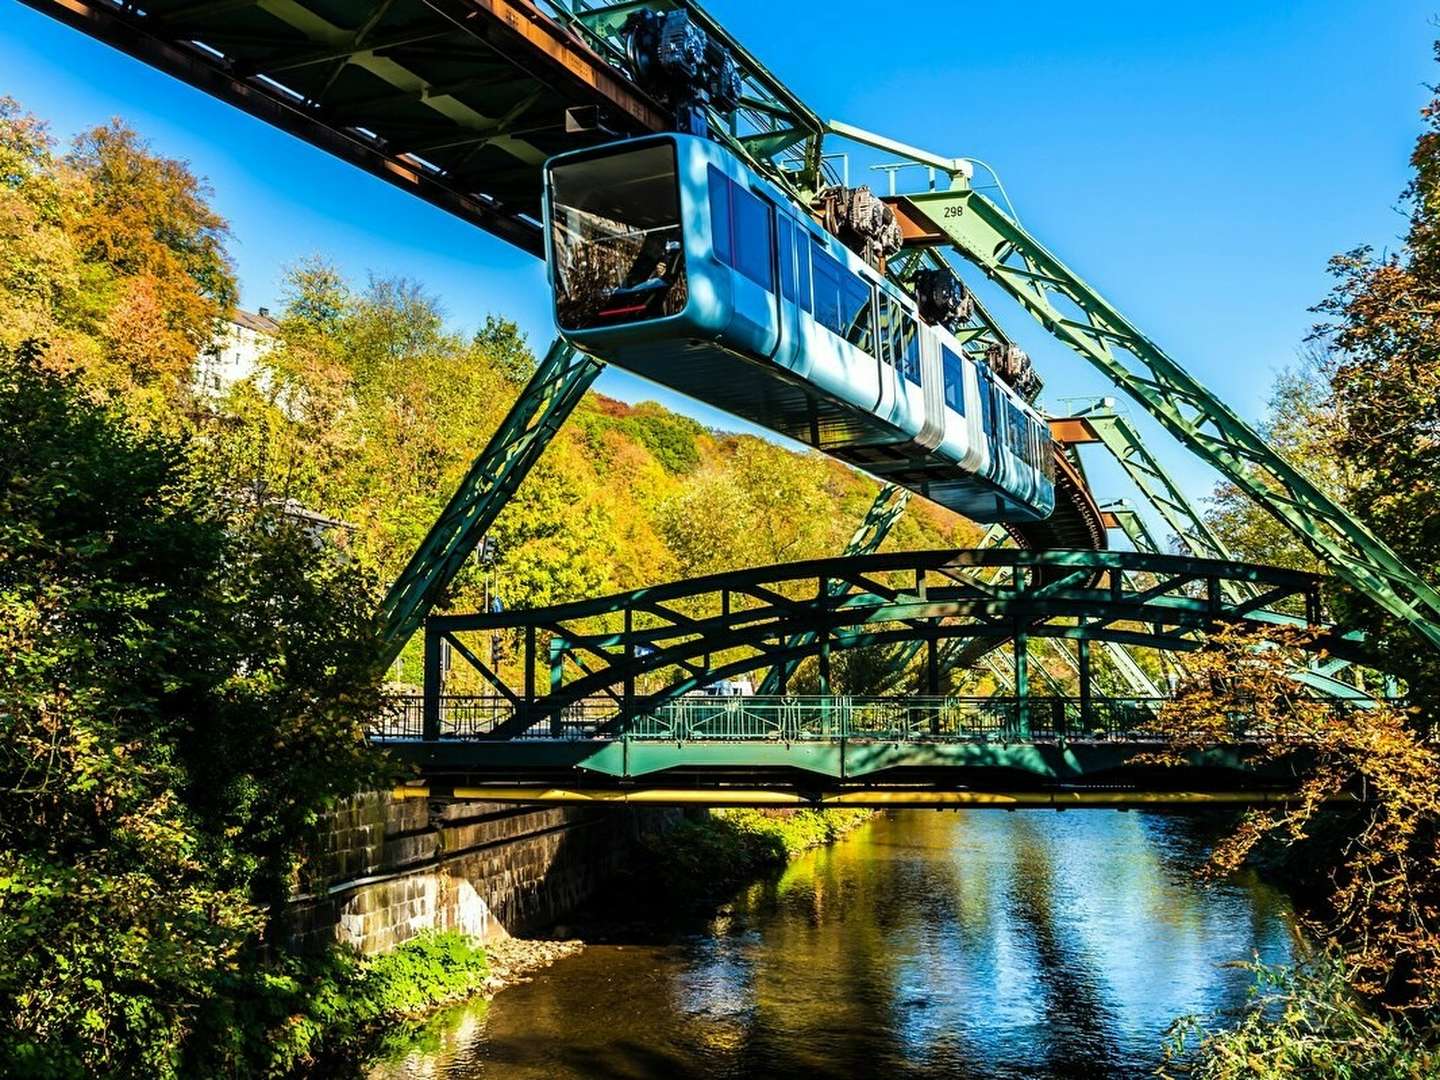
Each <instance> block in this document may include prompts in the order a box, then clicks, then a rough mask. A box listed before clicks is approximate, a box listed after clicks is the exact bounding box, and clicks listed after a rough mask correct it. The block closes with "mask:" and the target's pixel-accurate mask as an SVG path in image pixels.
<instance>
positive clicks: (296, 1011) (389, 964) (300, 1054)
mask: <svg viewBox="0 0 1440 1080" xmlns="http://www.w3.org/2000/svg"><path fill="white" fill-rule="evenodd" d="M285 966H286V969H287V970H286V971H285V974H283V975H275V976H271V977H270V978H269V979H268V980H267V983H266V990H267V997H266V998H265V999H263V1000H261V1001H257V1002H251V1003H250V1006H249V1008H248V1009H246V1010H244V1011H246V1012H248V1013H249V1015H248V1016H247V1015H237V1016H236V1017H235V1023H234V1025H233V1026H232V1028H231V1030H232V1031H233V1033H234V1034H233V1037H234V1039H235V1040H236V1044H237V1045H236V1046H235V1047H234V1048H233V1049H234V1050H235V1051H238V1052H239V1054H238V1055H237V1056H243V1055H244V1053H245V1051H246V1050H247V1049H248V1050H250V1051H252V1052H253V1051H254V1048H256V1047H261V1046H263V1047H265V1048H266V1051H265V1052H266V1054H267V1058H268V1059H267V1060H266V1061H263V1062H256V1063H254V1064H255V1065H256V1066H258V1068H256V1069H255V1070H254V1071H256V1072H260V1073H262V1074H264V1075H270V1076H287V1075H296V1074H300V1073H303V1072H307V1071H309V1070H312V1069H314V1068H315V1067H317V1066H318V1065H326V1066H328V1065H337V1066H338V1065H339V1064H340V1063H342V1062H351V1063H353V1062H356V1061H360V1060H364V1059H366V1058H369V1057H372V1056H374V1055H375V1054H377V1053H379V1052H382V1051H383V1050H384V1049H385V1047H386V1046H387V1045H390V1044H393V1043H396V1042H400V1043H403V1042H405V1041H407V1040H408V1039H409V1038H411V1037H412V1036H413V1035H414V1033H415V1032H416V1031H417V1030H418V1029H419V1027H420V1026H421V1023H422V1020H423V1018H424V1017H425V1016H427V1015H428V1014H429V1013H431V1012H432V1011H433V1010H435V1009H436V1008H438V1007H439V1006H442V1005H446V1004H449V1003H451V1002H456V1001H460V1000H462V999H464V998H466V997H469V996H470V995H472V994H475V993H477V992H479V991H480V990H482V989H483V988H484V986H485V978H486V975H487V974H488V972H489V964H488V962H487V960H486V956H485V950H484V949H483V948H481V947H480V946H479V945H477V944H476V943H475V942H474V940H473V939H472V938H470V937H468V936H467V935H465V934H460V933H456V932H454V931H443V932H442V931H428V932H426V933H422V934H419V935H417V936H416V937H414V938H411V939H410V940H409V941H407V942H405V943H404V944H402V945H400V946H399V947H397V948H396V949H395V950H394V951H393V952H390V953H387V954H385V955H383V956H374V957H360V956H358V955H356V954H355V953H353V952H349V951H347V950H342V949H335V950H332V951H331V952H329V953H327V954H326V955H324V956H323V957H318V958H309V959H292V960H289V961H287V962H286V965H285ZM257 1029H258V1030H257Z"/></svg>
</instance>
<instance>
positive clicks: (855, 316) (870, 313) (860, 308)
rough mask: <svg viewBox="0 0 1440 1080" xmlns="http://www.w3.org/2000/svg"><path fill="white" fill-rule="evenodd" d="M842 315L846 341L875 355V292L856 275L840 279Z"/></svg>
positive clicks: (846, 275) (847, 274) (848, 274)
mask: <svg viewBox="0 0 1440 1080" xmlns="http://www.w3.org/2000/svg"><path fill="white" fill-rule="evenodd" d="M840 300H841V303H842V304H843V305H844V306H843V310H842V312H841V315H842V317H843V319H844V323H845V340H846V341H848V342H850V344H851V345H854V346H855V347H856V348H859V349H864V350H865V351H866V352H868V353H870V354H871V355H872V356H873V355H874V353H875V316H874V300H875V290H874V289H873V288H871V287H870V285H869V283H867V282H865V281H862V280H861V279H860V278H858V277H856V276H855V275H854V274H851V273H848V272H847V273H845V276H844V277H843V278H841V279H840Z"/></svg>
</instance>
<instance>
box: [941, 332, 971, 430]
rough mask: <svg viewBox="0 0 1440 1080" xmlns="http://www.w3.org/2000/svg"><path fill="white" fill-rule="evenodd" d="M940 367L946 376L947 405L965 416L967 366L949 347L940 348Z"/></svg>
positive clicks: (942, 346)
mask: <svg viewBox="0 0 1440 1080" xmlns="http://www.w3.org/2000/svg"><path fill="white" fill-rule="evenodd" d="M940 367H941V371H942V373H943V374H944V376H945V404H946V405H949V406H950V408H952V409H954V410H955V411H956V412H957V413H959V414H960V415H961V416H964V415H965V365H964V364H962V363H961V362H960V357H958V356H956V355H955V354H954V353H953V352H952V351H951V350H950V346H949V345H941V346H940Z"/></svg>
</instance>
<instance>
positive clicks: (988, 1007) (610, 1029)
mask: <svg viewBox="0 0 1440 1080" xmlns="http://www.w3.org/2000/svg"><path fill="white" fill-rule="evenodd" d="M1199 832H1200V830H1199V829H1198V828H1197V825H1196V823H1195V822H1194V821H1192V820H1190V819H1187V818H1185V817H1181V816H1172V815H1164V814H1158V813H1138V812H1137V813H1118V812H1111V811H1069V812H1066V813H1055V812H1051V811H1021V812H1014V813H1005V812H1001V811H972V812H961V813H953V812H946V813H936V812H927V811H905V812H897V813H892V814H885V815H881V816H879V817H876V818H875V819H873V820H872V821H870V822H869V823H867V824H866V825H864V826H862V827H861V828H860V829H859V830H857V831H856V832H855V833H852V834H851V835H850V836H849V837H847V838H846V839H844V840H843V841H841V842H839V843H837V844H835V845H833V846H831V847H828V848H823V849H820V850H817V851H814V852H811V853H810V854H808V855H806V856H804V857H802V858H801V859H799V860H797V861H796V862H794V863H792V864H791V865H790V866H789V867H788V868H787V869H786V870H785V871H784V873H783V874H782V875H780V876H779V877H777V878H775V879H773V880H769V881H764V882H759V883H756V884H754V885H752V886H751V887H750V888H748V889H746V890H745V891H744V892H742V893H741V894H740V895H738V896H736V897H735V898H734V899H733V900H732V901H731V902H730V903H728V904H726V905H725V906H724V908H723V909H722V910H721V911H720V912H719V913H718V914H714V915H712V916H710V917H708V918H702V917H698V916H697V917H689V918H687V917H685V916H676V917H674V918H667V917H666V915H665V912H664V910H663V908H662V909H661V911H660V912H659V914H658V915H657V916H656V918H655V920H654V922H653V924H652V926H653V929H646V930H643V931H642V930H639V929H636V928H633V927H632V928H630V929H628V930H627V929H625V928H624V927H621V926H616V927H614V928H612V930H611V932H610V933H609V934H608V935H606V936H608V937H609V938H610V939H611V940H610V941H609V942H608V943H598V944H592V945H591V946H590V947H589V948H588V949H586V951H585V952H583V953H581V954H580V955H578V956H575V957H571V958H569V959H566V960H562V961H560V962H559V963H558V964H556V965H555V966H554V967H552V968H550V969H548V970H547V971H544V972H542V973H540V974H539V975H538V976H536V978H535V979H534V981H533V982H530V983H527V984H522V985H520V986H516V987H513V988H511V989H509V990H506V991H504V992H502V993H501V994H500V995H499V996H498V997H497V998H496V999H495V1000H494V1001H493V1002H489V1003H477V1004H475V1005H471V1006H467V1007H465V1008H463V1009H461V1010H459V1011H457V1012H456V1013H455V1014H452V1016H451V1017H449V1018H448V1019H447V1022H446V1023H445V1024H444V1025H443V1027H442V1029H441V1030H440V1031H439V1032H438V1041H434V1042H432V1044H431V1045H430V1046H429V1047H428V1048H426V1049H423V1050H416V1051H414V1052H412V1053H411V1054H410V1055H408V1056H407V1057H404V1058H401V1059H398V1060H395V1061H392V1062H390V1063H388V1064H387V1065H385V1066H383V1067H382V1068H380V1069H379V1070H377V1072H376V1073H375V1074H374V1075H375V1077H377V1078H380V1080H393V1078H399V1077H447V1078H467V1080H468V1078H477V1077H484V1078H495V1080H498V1078H502V1077H503V1078H505V1080H540V1078H542V1077H543V1078H546V1080H552V1078H559V1077H598V1078H617V1080H618V1078H627V1080H629V1078H657V1080H658V1078H662V1077H663V1078H666V1080H669V1078H676V1077H689V1076H696V1077H701V1076H703V1077H723V1078H737V1080H738V1078H741V1077H744V1078H752V1077H784V1078H787V1080H800V1078H802V1077H861V1076H864V1077H869V1076H878V1077H883V1078H885V1080H900V1078H908V1077H942V1076H943V1077H977V1078H978V1077H986V1078H991V1077H998V1078H1010V1077H1013V1078H1022V1077H1023V1078H1025V1080H1045V1078H1060V1077H1065V1078H1078V1077H1106V1078H1111V1077H1132V1076H1133V1077H1140V1076H1148V1075H1151V1073H1152V1071H1153V1069H1154V1068H1155V1065H1156V1064H1157V1062H1158V1061H1159V1054H1160V1045H1161V1042H1162V1040H1163V1037H1164V1033H1165V1030H1166V1028H1167V1027H1168V1026H1169V1025H1170V1023H1171V1021H1172V1020H1173V1019H1174V1018H1175V1017H1177V1016H1179V1015H1181V1014H1184V1013H1194V1012H1201V1013H1203V1012H1208V1011H1211V1010H1215V1009H1217V1008H1224V1007H1228V1006H1232V1005H1236V1004H1238V1003H1240V1002H1241V1001H1243V1000H1244V997H1245V995H1246V991H1247V988H1248V986H1249V984H1250V977H1249V975H1248V974H1247V973H1246V972H1244V971H1240V970H1236V969H1233V968H1226V967H1224V966H1222V965H1223V964H1224V963H1225V962H1226V961H1230V960H1243V959H1249V958H1250V957H1251V956H1252V954H1258V955H1259V956H1260V957H1261V958H1262V959H1264V960H1266V961H1271V962H1274V961H1283V960H1285V959H1287V958H1288V956H1289V950H1290V943H1291V932H1290V929H1289V927H1290V921H1289V910H1288V907H1287V905H1286V904H1285V902H1284V899H1283V898H1282V897H1281V896H1280V895H1279V894H1277V893H1276V892H1275V891H1274V890H1272V889H1269V888H1267V887H1265V886H1264V885H1262V884H1259V883H1254V882H1244V883H1239V884H1225V885H1218V886H1211V887H1205V886H1202V885H1200V884H1198V883H1197V882H1196V881H1195V880H1194V877H1193V870H1194V868H1195V867H1196V866H1197V865H1198V863H1199V861H1200V860H1201V859H1202V858H1203V853H1204V848H1203V845H1202V844H1201V842H1200V841H1199V839H1198V833H1199ZM642 902H643V899H642Z"/></svg>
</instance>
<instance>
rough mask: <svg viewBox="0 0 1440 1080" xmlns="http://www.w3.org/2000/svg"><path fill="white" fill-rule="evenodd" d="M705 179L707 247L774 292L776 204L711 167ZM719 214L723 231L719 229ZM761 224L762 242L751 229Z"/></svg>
mask: <svg viewBox="0 0 1440 1080" xmlns="http://www.w3.org/2000/svg"><path fill="white" fill-rule="evenodd" d="M706 175H707V177H708V179H709V186H710V191H709V200H710V245H711V249H712V250H713V251H714V253H715V257H716V258H717V259H718V260H720V262H722V263H724V264H725V265H726V266H728V267H730V269H732V270H734V271H735V272H736V273H737V274H740V275H741V276H743V277H745V278H748V279H749V280H750V281H753V282H754V283H755V284H756V285H759V286H760V287H761V288H762V289H764V290H765V291H766V292H771V293H773V292H775V291H776V281H775V261H776V259H775V252H776V248H777V246H778V243H777V232H778V227H777V222H776V218H777V217H778V216H779V215H778V214H777V212H776V208H775V204H774V203H772V202H771V201H770V200H769V199H767V198H765V197H764V196H763V195H759V194H756V193H755V192H753V191H751V190H750V189H749V188H748V187H746V186H745V185H744V184H741V183H739V182H737V181H736V180H734V179H732V178H731V177H729V176H726V175H725V173H724V172H722V171H721V170H720V169H719V168H717V167H716V166H715V165H713V164H712V165H709V166H707V173H706ZM720 191H723V192H724V196H723V198H722V197H721V196H720V195H719V194H717V193H718V192H720ZM757 210H758V211H759V212H758V213H756V211H757ZM722 211H723V214H724V219H725V226H726V227H725V228H724V229H721V228H719V227H718V222H719V220H720V215H721V212H722ZM761 220H763V221H764V223H765V227H764V230H763V232H764V234H765V235H764V238H763V239H761V237H760V235H759V233H760V230H755V229H754V225H756V224H757V223H758V222H760V221H761Z"/></svg>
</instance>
